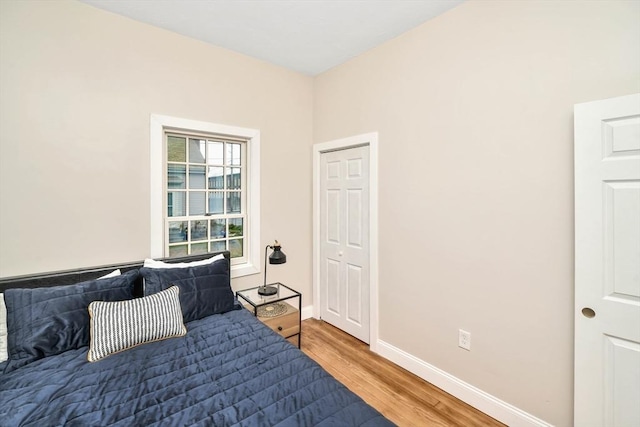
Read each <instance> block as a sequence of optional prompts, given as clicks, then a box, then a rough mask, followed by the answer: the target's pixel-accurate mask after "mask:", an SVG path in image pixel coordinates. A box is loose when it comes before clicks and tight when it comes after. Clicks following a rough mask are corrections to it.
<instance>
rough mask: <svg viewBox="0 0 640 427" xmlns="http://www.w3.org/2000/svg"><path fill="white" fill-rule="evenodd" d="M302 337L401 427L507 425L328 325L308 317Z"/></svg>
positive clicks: (305, 346)
mask: <svg viewBox="0 0 640 427" xmlns="http://www.w3.org/2000/svg"><path fill="white" fill-rule="evenodd" d="M302 334H303V336H302V351H304V352H305V353H306V354H307V355H308V356H309V357H311V358H312V359H313V360H315V361H316V362H317V363H318V364H319V365H321V366H322V367H323V368H324V369H325V370H327V371H328V372H329V373H330V374H331V375H333V376H334V377H335V378H336V379H337V380H338V381H340V382H341V383H343V384H344V385H345V386H346V387H347V388H349V389H350V390H351V391H353V392H354V393H356V394H357V395H358V396H360V397H361V398H362V399H363V400H364V401H366V402H367V403H368V404H370V405H371V406H373V407H374V408H376V409H377V410H378V411H380V412H381V413H382V414H383V415H384V416H385V417H387V418H389V419H390V420H391V421H393V422H394V423H396V424H397V425H399V426H436V427H439V426H442V427H444V426H478V427H480V426H482V427H493V426H504V424H502V423H500V422H498V421H496V420H495V419H493V418H491V417H490V416H488V415H486V414H484V413H482V412H480V411H478V410H477V409H475V408H473V407H471V406H469V405H467V404H466V403H464V402H462V401H461V400H459V399H456V398H455V397H453V396H451V395H450V394H448V393H446V392H444V391H443V390H441V389H439V388H438V387H436V386H434V385H432V384H430V383H428V382H426V381H424V380H423V379H421V378H419V377H417V376H416V375H413V374H412V373H410V372H409V371H407V370H405V369H403V368H401V367H400V366H398V365H396V364H394V363H392V362H390V361H388V360H386V359H384V358H383V357H381V356H379V355H377V354H374V353H372V352H371V351H370V350H369V346H368V345H366V344H365V343H363V342H362V341H359V340H358V339H356V338H354V337H352V336H351V335H348V334H347V333H345V332H343V331H341V330H339V329H338V328H335V327H333V326H331V325H330V324H328V323H326V322H323V321H321V320H316V319H307V320H305V321H303V322H302Z"/></svg>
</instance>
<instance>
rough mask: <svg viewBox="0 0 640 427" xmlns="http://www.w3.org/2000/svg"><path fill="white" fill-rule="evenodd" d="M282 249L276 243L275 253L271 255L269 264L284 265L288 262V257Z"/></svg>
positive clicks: (274, 246)
mask: <svg viewBox="0 0 640 427" xmlns="http://www.w3.org/2000/svg"><path fill="white" fill-rule="evenodd" d="M280 248H281V246H280V245H279V244H278V242H277V241H276V243H275V244H274V245H273V252H272V253H271V255H269V264H284V263H285V262H287V256H286V255H285V254H284V252H282V250H281V249H280Z"/></svg>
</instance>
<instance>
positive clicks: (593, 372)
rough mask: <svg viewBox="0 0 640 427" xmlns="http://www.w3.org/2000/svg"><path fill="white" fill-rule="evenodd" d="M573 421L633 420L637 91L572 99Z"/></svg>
mask: <svg viewBox="0 0 640 427" xmlns="http://www.w3.org/2000/svg"><path fill="white" fill-rule="evenodd" d="M574 152H575V239H576V241H575V242H576V247H575V388H574V396H575V405H574V425H576V426H606V427H628V426H640V94H637V95H630V96H623V97H619V98H611V99H607V100H603V101H596V102H589V103H584V104H578V105H576V106H575V149H574Z"/></svg>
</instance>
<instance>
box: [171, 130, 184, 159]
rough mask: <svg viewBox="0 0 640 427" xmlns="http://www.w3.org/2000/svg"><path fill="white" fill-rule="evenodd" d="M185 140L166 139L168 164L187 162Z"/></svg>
mask: <svg viewBox="0 0 640 427" xmlns="http://www.w3.org/2000/svg"><path fill="white" fill-rule="evenodd" d="M186 146H187V140H186V138H180V137H178V136H168V137H167V160H169V161H170V162H186V161H187V151H186Z"/></svg>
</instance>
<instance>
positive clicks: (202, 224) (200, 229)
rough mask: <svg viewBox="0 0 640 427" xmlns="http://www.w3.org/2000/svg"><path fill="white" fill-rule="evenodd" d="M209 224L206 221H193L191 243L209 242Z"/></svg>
mask: <svg viewBox="0 0 640 427" xmlns="http://www.w3.org/2000/svg"><path fill="white" fill-rule="evenodd" d="M207 222H208V221H206V220H200V221H191V241H195V240H207ZM205 246H206V243H205Z"/></svg>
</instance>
